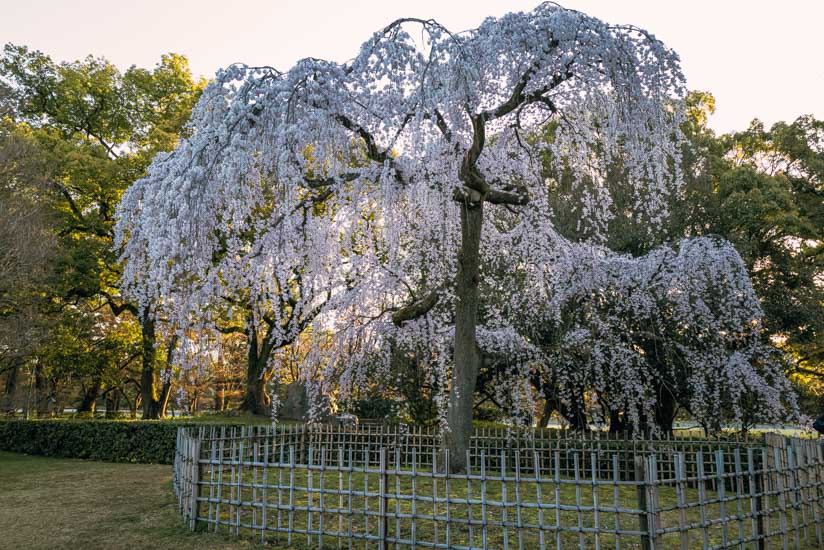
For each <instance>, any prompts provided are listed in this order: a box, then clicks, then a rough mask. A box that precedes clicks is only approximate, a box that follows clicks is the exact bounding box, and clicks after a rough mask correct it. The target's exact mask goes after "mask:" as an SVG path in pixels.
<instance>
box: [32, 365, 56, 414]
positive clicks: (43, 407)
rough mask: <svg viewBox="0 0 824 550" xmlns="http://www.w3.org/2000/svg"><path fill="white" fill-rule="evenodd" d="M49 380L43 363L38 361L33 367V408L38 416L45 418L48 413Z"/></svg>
mask: <svg viewBox="0 0 824 550" xmlns="http://www.w3.org/2000/svg"><path fill="white" fill-rule="evenodd" d="M50 385H51V384H50V380H49V378H48V376H46V372H45V369H44V368H43V365H42V364H41V363H40V362H39V361H38V362H37V364H36V365H35V367H34V390H35V400H34V403H35V410H36V411H37V416H38V418H45V417H46V416H48V415H49V399H50V397H51V394H52V392H51V391H50V387H49V386H50Z"/></svg>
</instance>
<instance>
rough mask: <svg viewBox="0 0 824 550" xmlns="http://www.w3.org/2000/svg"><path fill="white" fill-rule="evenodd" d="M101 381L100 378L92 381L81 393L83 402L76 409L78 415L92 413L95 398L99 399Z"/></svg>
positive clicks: (95, 402) (95, 404) (95, 401)
mask: <svg viewBox="0 0 824 550" xmlns="http://www.w3.org/2000/svg"><path fill="white" fill-rule="evenodd" d="M102 387H103V381H102V380H101V379H100V378H96V379H94V380H92V385H91V386H89V387H88V388H86V390H85V391H84V392H83V400H82V401H81V402H80V405H78V407H77V412H79V413H93V412H94V410H95V408H96V406H97V398H98V397H100V389H101V388H102Z"/></svg>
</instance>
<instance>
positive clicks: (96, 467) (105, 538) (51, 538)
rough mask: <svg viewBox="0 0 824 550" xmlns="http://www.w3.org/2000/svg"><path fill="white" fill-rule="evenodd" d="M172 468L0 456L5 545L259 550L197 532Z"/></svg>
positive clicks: (0, 542) (1, 541)
mask: <svg viewBox="0 0 824 550" xmlns="http://www.w3.org/2000/svg"><path fill="white" fill-rule="evenodd" d="M171 473H172V469H171V466H162V465H161V466H158V465H149V464H110V463H106V462H91V461H84V460H70V459H55V458H43V457H35V456H26V455H20V454H14V453H6V452H0V548H9V549H11V548H14V549H20V550H24V549H38V548H43V549H45V548H49V549H72V550H75V549H79V548H83V549H87V550H92V549H97V548H100V549H104V548H105V549H113V548H129V549H131V548H175V549H178V548H180V549H188V548H198V549H202V548H210V549H211V548H216V549H230V548H231V549H234V548H259V547H260V546H259V545H258V546H256V545H254V544H250V543H248V542H244V541H237V540H233V539H230V538H228V537H226V536H222V535H215V534H211V533H190V532H189V531H188V530H187V529H186V528H184V527H183V526H182V524H181V520H180V516H179V515H178V513H177V502H176V501H175V499H174V496H173V495H172V488H171Z"/></svg>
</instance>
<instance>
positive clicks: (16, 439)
mask: <svg viewBox="0 0 824 550" xmlns="http://www.w3.org/2000/svg"><path fill="white" fill-rule="evenodd" d="M192 425H193V424H191V423H183V422H174V421H155V422H152V421H117V420H110V421H106V420H83V421H81V420H3V421H0V450H4V451H12V452H15V453H25V454H31V455H42V456H56V457H62V458H85V459H91V460H103V461H106V462H142V463H148V464H171V463H172V462H173V461H174V456H175V441H176V436H177V429H178V428H179V427H181V426H192ZM199 425H202V424H199Z"/></svg>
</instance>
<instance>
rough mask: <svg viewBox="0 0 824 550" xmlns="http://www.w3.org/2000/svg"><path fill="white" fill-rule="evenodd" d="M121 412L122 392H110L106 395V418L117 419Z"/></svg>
mask: <svg viewBox="0 0 824 550" xmlns="http://www.w3.org/2000/svg"><path fill="white" fill-rule="evenodd" d="M118 412H120V391H119V390H110V391H109V392H108V393H107V394H106V418H117V413H118Z"/></svg>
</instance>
